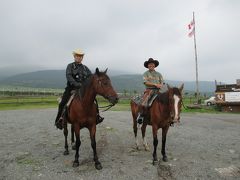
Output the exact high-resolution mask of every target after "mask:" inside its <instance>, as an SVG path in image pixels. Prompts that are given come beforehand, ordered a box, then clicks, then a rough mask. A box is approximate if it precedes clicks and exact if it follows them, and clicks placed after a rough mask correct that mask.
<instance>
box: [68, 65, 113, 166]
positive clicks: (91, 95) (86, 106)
mask: <svg viewBox="0 0 240 180" xmlns="http://www.w3.org/2000/svg"><path fill="white" fill-rule="evenodd" d="M106 72H107V70H106V71H104V72H99V70H98V68H97V69H96V72H95V74H93V75H92V76H91V77H89V78H88V79H87V80H86V83H85V84H84V85H83V87H84V88H83V89H81V90H80V93H77V94H76V95H75V97H74V98H73V100H72V103H71V105H70V107H69V109H68V115H67V116H66V120H67V122H68V123H70V124H72V130H74V134H75V137H76V153H75V160H74V162H73V167H77V166H79V161H78V159H79V147H80V145H81V141H80V129H82V128H87V129H88V130H89V132H90V138H91V146H92V149H93V155H94V161H95V167H96V169H98V170H99V169H102V165H101V163H100V162H99V160H98V156H97V151H96V140H95V135H96V117H97V108H96V104H95V103H94V99H95V98H96V95H101V96H103V97H104V98H105V99H107V100H108V101H109V102H110V103H111V104H112V105H114V104H116V103H117V102H118V95H117V93H116V92H115V90H114V89H113V87H112V85H111V80H110V78H109V77H108V76H107V74H106ZM67 122H66V121H65V123H64V136H65V152H64V154H65V155H66V154H69V151H68V143H67V135H68V129H67ZM72 141H73V136H72Z"/></svg>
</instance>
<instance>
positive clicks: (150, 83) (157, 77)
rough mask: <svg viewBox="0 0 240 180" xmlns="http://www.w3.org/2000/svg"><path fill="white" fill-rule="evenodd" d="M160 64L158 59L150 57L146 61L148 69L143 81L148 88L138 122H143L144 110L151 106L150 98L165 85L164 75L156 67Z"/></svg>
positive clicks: (145, 65) (145, 64)
mask: <svg viewBox="0 0 240 180" xmlns="http://www.w3.org/2000/svg"><path fill="white" fill-rule="evenodd" d="M158 65H159V62H158V61H157V60H154V59H153V58H149V59H148V61H145V62H144V67H145V68H148V70H147V71H146V72H145V73H144V74H143V82H144V85H145V86H146V90H145V92H144V95H143V99H142V102H141V112H140V113H139V114H138V117H137V122H138V123H139V124H142V122H143V119H144V111H145V110H146V108H147V107H148V106H149V100H150V99H151V98H152V96H153V95H154V94H156V93H157V92H159V89H160V88H161V87H162V85H163V77H162V75H161V73H159V72H157V71H156V70H155V68H156V67H157V66H158Z"/></svg>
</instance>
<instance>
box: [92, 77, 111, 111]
mask: <svg viewBox="0 0 240 180" xmlns="http://www.w3.org/2000/svg"><path fill="white" fill-rule="evenodd" d="M97 85H98V86H101V88H102V89H103V90H104V91H105V89H106V88H105V87H104V86H103V84H102V80H101V79H100V78H99V77H97ZM103 97H104V98H106V99H110V98H111V97H112V96H110V95H109V96H103ZM95 101H96V103H97V104H98V102H97V99H95ZM114 105H115V104H113V103H111V104H109V105H106V106H99V107H98V108H100V109H102V108H106V109H104V110H102V112H105V111H107V110H109V109H110V108H112V107H113V106H114Z"/></svg>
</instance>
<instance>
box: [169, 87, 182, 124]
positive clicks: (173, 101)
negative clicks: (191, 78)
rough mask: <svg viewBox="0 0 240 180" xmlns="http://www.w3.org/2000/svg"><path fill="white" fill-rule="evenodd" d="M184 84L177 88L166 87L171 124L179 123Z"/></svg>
mask: <svg viewBox="0 0 240 180" xmlns="http://www.w3.org/2000/svg"><path fill="white" fill-rule="evenodd" d="M183 86H184V84H182V85H181V86H180V87H179V88H177V87H170V86H169V85H168V91H169V106H170V116H171V118H172V120H173V122H179V121H180V113H181V108H182V90H183Z"/></svg>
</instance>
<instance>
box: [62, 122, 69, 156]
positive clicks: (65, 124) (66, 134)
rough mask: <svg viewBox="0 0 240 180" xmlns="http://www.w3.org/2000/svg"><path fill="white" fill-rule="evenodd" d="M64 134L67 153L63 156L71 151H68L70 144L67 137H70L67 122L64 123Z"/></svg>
mask: <svg viewBox="0 0 240 180" xmlns="http://www.w3.org/2000/svg"><path fill="white" fill-rule="evenodd" d="M63 134H64V137H65V151H64V153H63V154H64V155H68V154H69V151H68V142H67V136H68V128H67V122H64V129H63Z"/></svg>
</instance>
